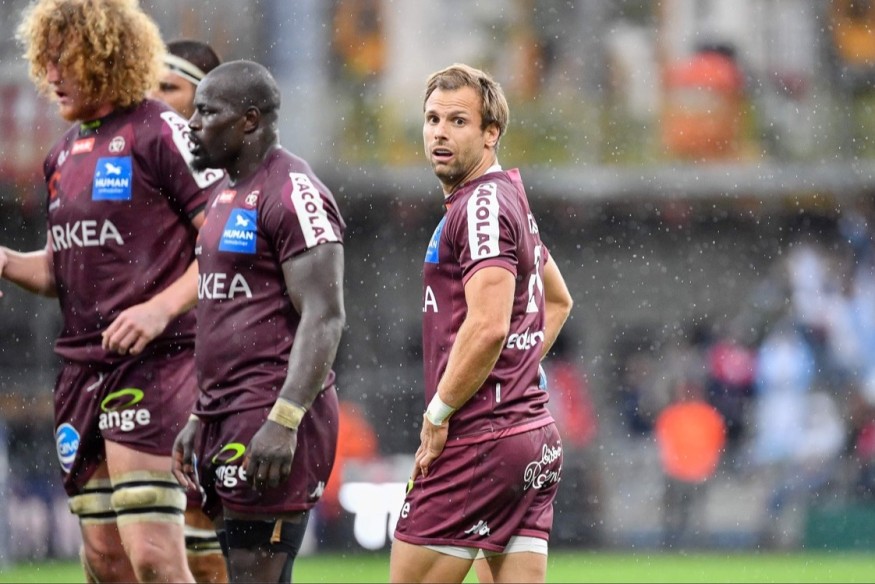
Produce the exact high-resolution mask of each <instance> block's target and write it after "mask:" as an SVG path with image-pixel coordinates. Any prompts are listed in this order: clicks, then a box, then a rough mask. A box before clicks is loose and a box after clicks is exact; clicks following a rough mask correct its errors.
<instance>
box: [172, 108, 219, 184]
mask: <svg viewBox="0 0 875 584" xmlns="http://www.w3.org/2000/svg"><path fill="white" fill-rule="evenodd" d="M161 119H162V120H164V123H165V124H167V126H168V127H169V128H170V136H171V137H172V138H173V143H174V144H176V149H177V150H179V153H180V154H181V155H182V158H183V160H185V163H186V164H187V165H188V170H189V172H191V176H192V177H194V182H196V183H197V186H199V187H200V188H202V189H204V188H206V187H208V186H210V185H211V184H213V183H214V182H216V181H217V180H219V179H220V178H222V177H223V176H224V175H225V173H224V171H222V170H218V169H215V168H208V169H206V170H202V171H200V172H195V171H194V170H192V169H191V160H192V158H194V156H192V154H191V146H192V144H191V140H190V139H189V134H190V132H191V131H190V130H189V129H188V122H186V121H185V120H184V119H183V118H182V116H180V115H179V114H178V113H176V112H161Z"/></svg>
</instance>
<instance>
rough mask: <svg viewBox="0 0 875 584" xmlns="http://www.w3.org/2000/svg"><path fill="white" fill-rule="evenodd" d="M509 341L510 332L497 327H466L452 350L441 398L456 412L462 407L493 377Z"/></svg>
mask: <svg viewBox="0 0 875 584" xmlns="http://www.w3.org/2000/svg"><path fill="white" fill-rule="evenodd" d="M491 325H492V326H491ZM502 330H504V332H503V333H502V332H501V331H502ZM506 338H507V331H506V329H503V328H502V327H496V326H494V323H479V322H472V321H470V320H466V321H465V322H464V323H462V326H461V327H459V333H458V334H457V335H456V340H455V342H454V343H453V347H452V349H451V350H450V358H449V360H448V362H447V369H446V371H445V372H444V374H443V376H442V377H441V379H440V381H439V382H438V388H437V394H438V397H440V399H441V400H442V401H443V402H444V403H445V404H447V405H449V406H452V407H453V408H454V409H459V408H460V407H462V406H463V405H464V404H465V402H467V401H468V400H469V399H471V397H472V396H473V395H474V394H475V393H477V390H478V389H480V387H481V386H482V385H483V383H484V382H485V381H486V378H487V377H489V374H490V373H491V372H492V369H493V368H494V367H495V363H496V362H497V361H498V357H499V356H500V355H501V349H502V348H503V347H504V343H505V339H506Z"/></svg>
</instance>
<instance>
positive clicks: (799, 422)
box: [752, 321, 815, 465]
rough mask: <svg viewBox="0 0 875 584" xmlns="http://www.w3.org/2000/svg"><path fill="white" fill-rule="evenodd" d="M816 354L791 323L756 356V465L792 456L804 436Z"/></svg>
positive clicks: (778, 329)
mask: <svg viewBox="0 0 875 584" xmlns="http://www.w3.org/2000/svg"><path fill="white" fill-rule="evenodd" d="M814 363H815V362H814V354H813V352H812V350H811V348H810V346H809V345H808V344H807V343H806V342H805V341H804V339H803V338H802V336H801V335H800V333H799V332H797V330H796V329H795V328H794V327H793V326H792V323H790V322H789V321H784V322H783V323H780V324H779V325H778V326H776V327H775V329H774V330H773V331H772V332H771V333H769V335H768V336H767V337H766V339H765V341H764V342H763V343H762V345H761V346H760V348H759V354H758V356H757V376H756V402H755V405H754V407H755V411H754V426H753V427H754V432H755V433H754V437H753V439H754V442H753V452H752V455H753V462H754V464H756V465H763V464H770V463H775V462H779V461H782V460H786V459H787V458H789V457H790V456H792V454H793V452H794V450H795V449H796V444H797V441H798V440H799V436H800V434H801V433H802V428H803V420H804V404H805V396H806V394H807V393H808V391H809V388H810V386H811V382H812V380H813V378H814V366H815V365H814Z"/></svg>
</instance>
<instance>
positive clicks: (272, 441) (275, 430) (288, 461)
mask: <svg viewBox="0 0 875 584" xmlns="http://www.w3.org/2000/svg"><path fill="white" fill-rule="evenodd" d="M297 446H298V431H297V430H290V429H289V428H286V427H285V426H281V425H280V424H277V423H276V422H274V421H273V420H266V421H265V422H264V424H263V425H262V426H261V428H259V429H258V432H256V433H255V436H253V437H252V441H251V442H250V443H249V446H247V447H246V456H245V457H244V459H243V469H244V470H245V471H246V482H248V483H249V484H250V485H251V486H252V487H253V488H254V489H255V490H257V491H262V490H264V489H265V487H270V488H273V487H276V486H278V485H279V484H280V483H282V482H283V481H285V480H286V479H287V478H289V474H291V472H292V459H294V457H295V448H297Z"/></svg>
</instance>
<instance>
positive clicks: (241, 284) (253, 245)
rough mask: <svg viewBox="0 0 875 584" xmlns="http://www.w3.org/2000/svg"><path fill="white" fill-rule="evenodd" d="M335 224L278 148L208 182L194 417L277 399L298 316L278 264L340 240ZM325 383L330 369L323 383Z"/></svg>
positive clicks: (296, 164)
mask: <svg viewBox="0 0 875 584" xmlns="http://www.w3.org/2000/svg"><path fill="white" fill-rule="evenodd" d="M344 227H345V225H344V223H343V219H342V218H341V216H340V211H339V210H338V208H337V204H336V203H335V201H334V197H333V196H332V194H331V192H330V191H329V190H328V188H327V187H326V186H325V185H324V184H322V182H321V181H320V180H319V179H318V178H317V177H316V175H315V174H313V171H312V170H311V169H310V167H309V165H308V164H307V163H306V162H305V161H304V160H302V159H300V158H298V157H297V156H295V155H293V154H291V153H290V152H288V151H286V150H283V149H280V148H277V149H276V150H274V151H273V152H271V153H270V154H269V155H268V157H267V158H266V159H265V161H264V162H263V163H262V165H261V167H260V168H259V169H258V170H257V171H256V172H255V173H254V174H253V175H251V176H250V177H248V178H246V179H245V180H243V181H241V182H239V183H237V184H236V185H231V184H230V183H229V180H228V178H227V177H226V178H225V179H224V180H223V181H222V182H221V183H219V184H218V185H217V187H216V189H215V190H214V191H213V193H212V195H211V196H210V201H209V204H208V205H207V212H206V222H205V223H204V225H203V227H202V228H201V230H200V234H199V236H198V243H197V248H196V249H197V257H198V270H199V272H200V274H199V275H198V307H197V318H198V330H197V341H196V345H195V362H196V364H197V371H198V382H199V384H200V389H201V395H200V398H199V401H198V405H197V408H196V413H197V414H198V415H200V416H204V417H220V416H222V415H224V414H228V413H231V412H234V411H239V410H248V409H253V408H259V407H266V406H271V405H272V404H273V403H274V402H275V401H276V396H277V393H278V392H279V390H280V388H281V387H282V384H283V381H284V380H285V377H286V370H287V368H288V361H289V351H291V348H292V343H293V342H294V341H295V332H296V331H297V328H298V323H299V321H300V315H299V314H298V313H297V311H296V310H295V308H294V306H293V305H292V302H291V300H289V297H288V294H287V291H286V286H285V281H284V279H283V274H282V270H281V267H280V266H281V264H282V263H283V262H285V261H286V260H288V259H289V258H292V257H294V256H296V255H298V254H300V253H302V252H305V251H307V250H308V249H312V248H313V247H315V246H317V245H321V244H323V243H331V242H337V243H342V241H343V230H344ZM332 383H334V372H333V371H332V372H331V373H329V375H328V377H327V379H326V380H325V384H324V385H325V387H328V386H330V385H331V384H332Z"/></svg>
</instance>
